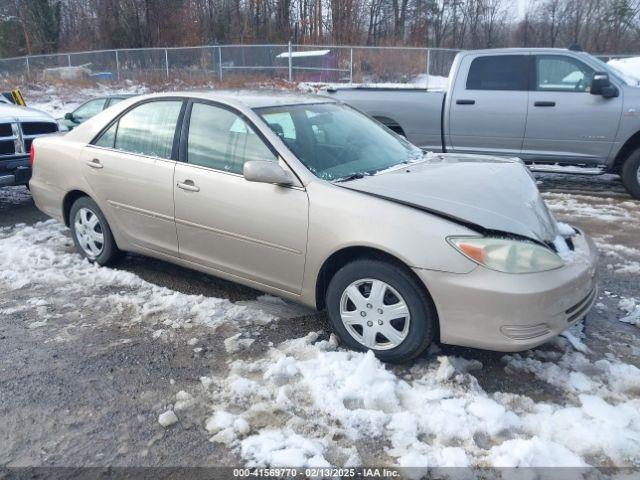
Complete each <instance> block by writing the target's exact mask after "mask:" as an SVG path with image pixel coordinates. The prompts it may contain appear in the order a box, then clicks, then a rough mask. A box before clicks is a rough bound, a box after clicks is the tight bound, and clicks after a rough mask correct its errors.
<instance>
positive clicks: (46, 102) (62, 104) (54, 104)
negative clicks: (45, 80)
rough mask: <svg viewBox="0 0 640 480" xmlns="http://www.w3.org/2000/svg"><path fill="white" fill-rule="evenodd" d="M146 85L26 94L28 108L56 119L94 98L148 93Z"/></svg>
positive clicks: (38, 90)
mask: <svg viewBox="0 0 640 480" xmlns="http://www.w3.org/2000/svg"><path fill="white" fill-rule="evenodd" d="M148 92H149V89H148V88H147V87H145V86H144V85H139V84H135V83H130V84H127V85H125V86H111V85H103V84H97V85H96V86H95V87H85V88H65V87H58V86H48V87H44V88H34V89H30V90H29V91H28V92H26V93H24V95H25V100H26V102H27V106H28V107H31V108H36V109H38V110H42V111H43V112H46V113H48V114H49V115H51V116H52V117H54V118H61V117H64V114H65V113H67V112H71V111H73V110H75V109H76V108H77V107H78V106H79V105H80V104H81V103H84V102H86V101H87V100H90V99H92V98H98V97H106V96H109V95H117V94H139V95H142V94H144V93H148Z"/></svg>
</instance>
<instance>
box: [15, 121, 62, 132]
mask: <svg viewBox="0 0 640 480" xmlns="http://www.w3.org/2000/svg"><path fill="white" fill-rule="evenodd" d="M21 125H22V134H23V135H45V134H47V133H55V132H57V131H58V124H57V123H52V122H23V123H22V124H21Z"/></svg>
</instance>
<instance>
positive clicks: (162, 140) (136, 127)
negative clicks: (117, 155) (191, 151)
mask: <svg viewBox="0 0 640 480" xmlns="http://www.w3.org/2000/svg"><path fill="white" fill-rule="evenodd" d="M181 108H182V101H181V100H160V101H155V102H148V103H143V104H142V105H139V106H137V107H134V108H133V109H132V110H130V111H128V112H127V113H125V114H124V115H123V116H122V117H120V119H119V120H118V121H117V122H116V123H115V124H113V125H112V126H111V127H109V128H108V129H107V130H105V132H104V133H103V134H102V135H101V136H100V138H98V140H96V141H95V145H97V146H100V147H108V148H115V149H116V150H122V151H124V152H129V153H135V154H139V155H149V156H152V157H159V158H167V159H170V158H171V152H172V150H173V139H174V136H175V133H176V125H177V123H178V117H179V115H180V110H181Z"/></svg>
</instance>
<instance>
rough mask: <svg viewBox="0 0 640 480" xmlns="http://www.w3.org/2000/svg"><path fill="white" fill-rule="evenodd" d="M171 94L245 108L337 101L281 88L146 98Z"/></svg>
mask: <svg viewBox="0 0 640 480" xmlns="http://www.w3.org/2000/svg"><path fill="white" fill-rule="evenodd" d="M161 96H169V97H171V96H173V97H176V96H178V97H189V98H199V99H203V100H211V101H218V102H222V103H228V104H235V105H242V106H244V107H246V108H250V109H254V108H263V107H277V106H283V105H302V104H312V103H337V102H336V101H335V100H334V99H332V98H328V97H323V96H321V95H311V94H304V93H297V92H288V91H283V90H208V91H193V92H175V93H162V94H151V95H148V96H147V97H148V98H153V97H161Z"/></svg>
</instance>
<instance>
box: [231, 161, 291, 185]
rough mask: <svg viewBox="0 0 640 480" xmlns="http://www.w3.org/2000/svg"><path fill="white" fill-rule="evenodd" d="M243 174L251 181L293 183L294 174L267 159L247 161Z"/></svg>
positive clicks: (277, 183)
mask: <svg viewBox="0 0 640 480" xmlns="http://www.w3.org/2000/svg"><path fill="white" fill-rule="evenodd" d="M242 174H243V175H244V178H245V179H246V180H247V181H249V182H258V183H274V184H276V185H293V175H292V174H291V172H288V171H287V170H285V169H284V168H282V167H281V166H280V165H278V163H277V162H270V161H265V160H251V161H249V162H245V164H244V167H243V169H242Z"/></svg>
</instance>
